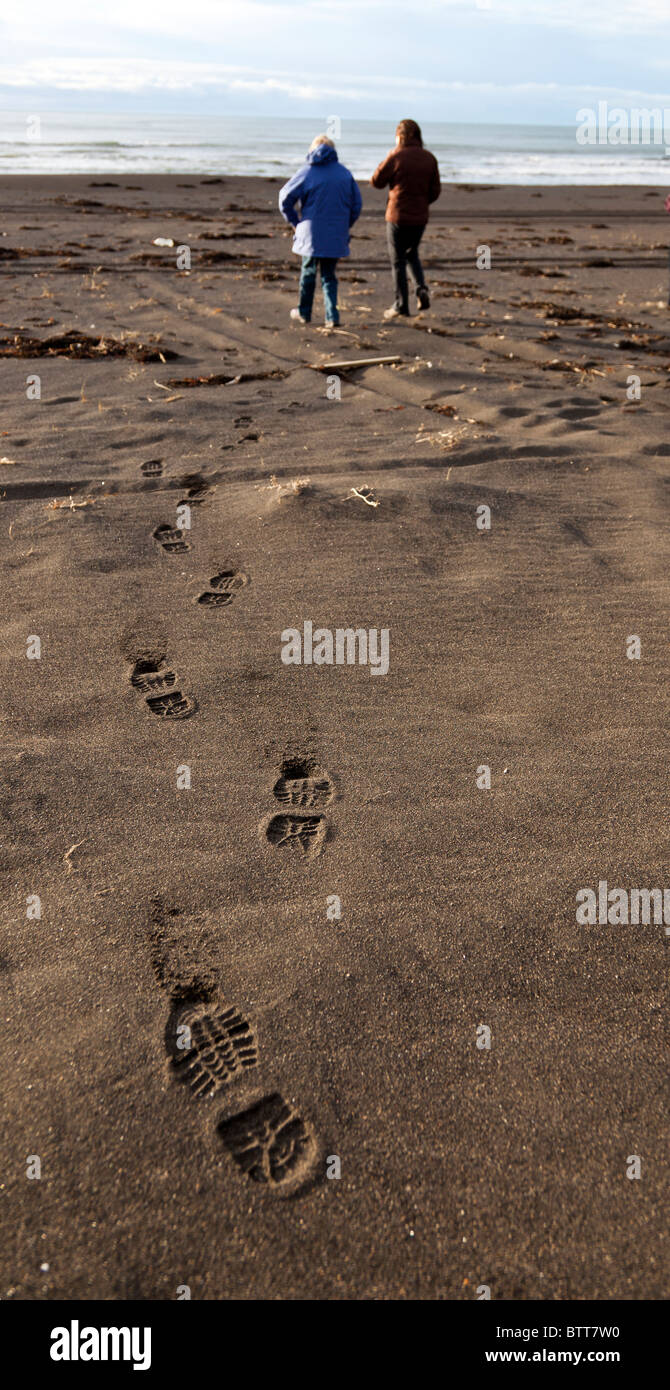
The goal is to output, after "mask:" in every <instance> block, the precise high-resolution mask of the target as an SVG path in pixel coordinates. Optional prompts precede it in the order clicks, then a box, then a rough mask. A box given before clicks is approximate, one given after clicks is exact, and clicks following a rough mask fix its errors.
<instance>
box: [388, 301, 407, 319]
mask: <svg viewBox="0 0 670 1390" xmlns="http://www.w3.org/2000/svg"><path fill="white" fill-rule="evenodd" d="M408 317H409V315H408V313H407V310H406V309H399V308H398V306H397V304H392V305H391V308H390V309H385V310H384V318H385V319H406V318H408Z"/></svg>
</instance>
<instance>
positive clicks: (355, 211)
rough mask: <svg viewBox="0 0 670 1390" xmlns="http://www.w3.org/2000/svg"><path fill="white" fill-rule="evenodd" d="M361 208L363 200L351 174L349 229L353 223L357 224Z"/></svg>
mask: <svg viewBox="0 0 670 1390" xmlns="http://www.w3.org/2000/svg"><path fill="white" fill-rule="evenodd" d="M362 207H363V199H362V198H361V190H360V188H359V187H358V184H357V183H356V180H355V178H354V176H353V174H352V175H351V200H350V212H349V226H350V227H353V225H354V222H357V221H358V219H359V217H360V215H361V208H362Z"/></svg>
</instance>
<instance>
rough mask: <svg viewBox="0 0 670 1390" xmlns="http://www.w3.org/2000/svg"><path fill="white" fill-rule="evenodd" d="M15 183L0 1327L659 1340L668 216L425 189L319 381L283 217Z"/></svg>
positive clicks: (228, 190) (365, 274)
mask: <svg viewBox="0 0 670 1390" xmlns="http://www.w3.org/2000/svg"><path fill="white" fill-rule="evenodd" d="M1 182H2V193H3V202H4V208H5V216H4V222H3V227H4V230H5V231H6V233H7V235H6V237H4V238H3V243H2V252H3V266H2V273H3V281H4V294H3V308H2V318H3V325H2V327H0V338H2V344H0V350H2V351H3V352H4V353H5V357H6V360H4V361H3V362H2V377H3V383H4V389H3V401H4V409H3V420H2V429H3V437H2V439H1V440H0V454H1V455H2V456H3V457H4V458H5V459H9V460H12V465H11V466H6V467H5V468H3V469H2V470H1V474H2V476H1V477H0V488H1V492H2V510H1V512H0V534H2V538H3V541H2V546H3V556H4V563H3V571H2V572H3V583H4V586H5V593H4V600H3V614H4V624H3V638H2V646H1V647H0V661H1V662H2V684H3V690H4V695H5V699H4V702H3V703H4V714H3V719H4V744H5V757H4V768H5V771H4V778H3V793H2V826H3V833H2V862H3V872H4V892H3V913H2V917H3V927H2V941H1V946H0V951H1V962H0V964H1V974H0V983H1V985H2V990H3V997H4V998H3V1002H4V1011H3V1016H4V1018H5V1051H4V1063H5V1065H4V1068H3V1071H4V1085H3V1088H2V1125H1V1132H2V1149H3V1157H2V1170H3V1175H4V1184H5V1190H4V1193H3V1196H4V1197H5V1199H6V1200H5V1203H4V1212H5V1215H4V1223H5V1232H6V1234H5V1236H4V1238H3V1241H2V1255H1V1256H0V1263H1V1267H2V1275H1V1279H2V1283H1V1284H0V1294H1V1296H2V1297H10V1298H11V1297H15V1298H22V1299H35V1298H67V1297H83V1298H103V1299H125V1298H129V1297H139V1298H149V1299H152V1298H156V1299H172V1298H175V1296H176V1290H177V1287H178V1286H179V1285H183V1284H188V1285H189V1286H190V1287H191V1289H192V1296H193V1298H201V1299H202V1298H206V1299H222V1298H238V1297H243V1298H252V1299H259V1298H272V1299H283V1298H291V1299H293V1298H295V1299H304V1298H319V1299H325V1298H327V1299H340V1298H342V1299H344V1298H355V1299H389V1298H410V1299H416V1298H439V1299H468V1298H472V1297H473V1291H474V1290H475V1289H476V1287H477V1286H478V1285H479V1284H482V1283H485V1284H489V1285H490V1286H491V1290H492V1296H493V1297H494V1298H496V1299H509V1298H521V1299H529V1300H534V1299H566V1298H577V1299H610V1298H627V1299H641V1298H652V1299H656V1298H660V1297H662V1296H663V1289H664V1277H663V1276H664V1267H665V1266H666V1265H667V1250H666V1246H665V1245H664V1238H663V1221H662V1211H661V1193H662V1190H663V1187H664V1184H665V1174H666V1172H667V1130H666V1127H665V1122H664V1111H665V1092H664V1085H665V1083H664V1077H665V1075H666V1074H667V1058H666V1056H665V1055H664V1052H663V1042H662V1022H663V1016H664V1014H665V1012H666V1002H667V995H666V983H665V981H666V977H665V966H666V952H667V947H668V939H669V938H667V937H666V935H665V932H664V929H663V927H662V926H639V927H633V926H627V927H623V926H621V927H617V926H609V925H608V926H602V927H594V928H584V927H579V926H578V925H577V923H576V921H575V894H576V892H577V890H578V889H579V888H581V887H586V886H591V887H594V888H595V887H596V886H597V882H598V880H599V878H607V880H608V882H609V884H610V886H614V885H616V886H621V887H631V886H638V885H640V886H643V885H644V886H648V887H663V886H664V883H665V884H667V883H668V876H667V869H668V815H667V770H666V748H667V726H668V696H667V688H668V687H667V670H668V664H667V621H668V481H669V476H670V475H669V463H670V444H668V429H667V423H668V375H667V372H668V348H669V347H670V335H669V333H668V311H667V308H666V309H664V308H663V307H661V306H660V301H662V300H663V299H665V298H666V297H667V296H666V291H667V284H666V250H665V246H666V240H667V223H666V220H665V215H664V214H663V197H662V194H661V191H660V190H645V189H626V190H617V189H607V188H599V189H591V190H589V189H568V190H563V189H555V188H554V189H544V190H522V189H516V188H515V189H514V190H509V189H503V188H496V189H487V190H483V189H482V190H477V189H473V190H468V189H467V188H465V187H462V188H460V189H458V188H456V189H452V188H446V189H445V192H444V195H443V197H442V200H441V202H440V203H439V205H438V207H437V210H436V213H435V216H434V218H433V220H432V221H431V224H430V228H429V232H428V234H427V236H426V240H425V247H424V251H425V262H426V267H427V272H428V278H429V282H430V284H431V287H432V290H433V306H432V308H431V310H430V311H428V312H426V313H423V314H421V315H420V316H418V317H415V318H412V319H411V320H410V321H409V322H406V323H401V324H397V323H393V324H387V323H384V322H383V320H382V310H383V309H384V308H385V307H386V306H387V304H388V303H389V302H390V287H389V275H388V270H387V265H386V259H385V243H384V237H383V227H382V224H381V208H382V200H381V199H380V198H379V197H378V195H376V194H374V193H373V192H372V191H371V190H365V212H364V214H363V217H362V218H361V221H360V223H359V224H358V227H357V229H356V234H355V236H354V239H353V254H352V258H351V262H350V264H349V265H348V266H344V267H342V274H341V286H342V313H343V322H342V332H340V333H335V334H331V335H325V334H324V332H323V331H322V330H320V329H319V326H318V325H319V322H320V321H321V305H320V303H319V302H318V299H317V303H316V306H315V307H316V314H315V323H314V324H313V325H312V326H310V327H309V328H307V329H301V328H300V327H297V326H295V325H289V322H288V311H289V308H290V307H291V306H292V305H293V304H294V303H295V300H296V279H297V274H296V262H295V258H292V257H291V254H290V240H289V239H288V238H287V235H286V233H285V231H284V228H283V226H282V223H281V221H280V220H279V219H278V217H277V215H276V213H275V203H276V194H277V184H276V183H273V182H272V181H268V180H252V179H249V180H244V179H225V180H224V182H223V183H222V184H218V185H216V187H212V186H208V185H207V184H206V183H202V182H200V183H199V184H198V185H197V187H196V190H195V191H193V192H191V193H188V194H186V193H182V192H180V190H179V189H178V188H177V187H176V186H175V181H174V180H170V179H167V178H161V177H153V178H145V179H142V180H139V179H137V180H133V183H141V187H140V188H139V189H137V188H134V189H128V188H126V187H124V181H123V179H119V180H118V187H117V188H112V187H108V186H107V187H105V188H104V190H103V189H97V190H96V192H95V193H94V195H93V196H92V195H91V192H90V189H89V187H88V184H89V182H90V181H89V180H87V179H84V178H81V179H76V178H71V179H67V180H60V179H52V180H49V179H41V180H37V179H29V178H15V179H13V180H12V179H4V180H2V181H1ZM596 224H598V225H596ZM29 228H30V230H29ZM37 228H39V230H36V229H37ZM161 236H162V237H171V238H173V239H174V241H175V244H176V245H177V246H179V245H183V244H188V245H189V246H190V247H191V250H192V269H191V271H190V273H185V272H179V271H177V270H176V269H175V264H174V253H173V252H171V251H169V250H166V249H158V248H156V247H153V246H152V241H153V239H154V238H155V237H161ZM482 243H486V244H489V245H490V246H491V248H492V258H493V261H492V269H491V270H490V271H488V272H480V271H477V270H476V268H475V249H476V247H477V246H478V245H480V244H482ZM224 248H225V250H224ZM14 252H16V255H14ZM68 334H69V335H71V337H70V338H66V337H65V336H64V335H68ZM50 338H51V339H54V338H55V339H58V340H59V341H60V344H61V347H60V351H59V352H54V351H52V352H51V353H50V354H49V355H38V356H34V357H26V356H25V355H24V351H23V349H24V348H25V344H26V341H27V340H30V339H33V340H34V339H38V340H40V342H48V340H49V339H50ZM73 342H80V343H83V344H84V348H82V353H83V356H81V355H80V356H77V355H76V353H77V350H76V349H74V348H72V344H73ZM112 343H113V344H116V345H121V348H120V349H119V350H118V352H117V351H116V350H115V355H110V354H109V353H108V352H107V351H106V350H105V345H110V344H112ZM86 344H88V347H86ZM137 344H140V345H144V348H145V349H149V351H150V359H151V358H153V360H141V359H142V357H143V355H145V356H146V354H143V352H142V351H141V350H139V349H138V348H137ZM124 345H125V346H124ZM14 348H16V355H15V354H14V351H13V349H14ZM32 350H33V351H35V348H34V346H33V348H32ZM7 353H9V355H7ZM154 353H155V354H157V357H156V356H155V355H154ZM173 354H174V355H173ZM393 355H399V356H400V357H401V358H402V361H401V363H400V364H398V365H393V364H386V365H377V366H372V367H369V368H365V369H353V370H351V371H349V370H345V371H344V372H343V373H342V378H341V380H342V399H341V400H339V401H333V400H330V399H328V398H327V394H326V392H327V383H326V381H325V380H324V376H323V374H322V373H321V372H319V371H315V370H313V369H314V367H315V366H322V365H323V364H324V363H326V362H327V361H329V360H332V361H342V360H350V359H352V358H354V359H356V358H359V357H384V356H393ZM138 358H139V359H140V360H138ZM163 358H164V359H165V360H162V359H163ZM96 359H99V360H96ZM35 373H36V374H38V375H39V377H40V378H41V399H40V400H33V399H28V397H27V394H26V392H27V380H26V379H27V377H28V376H29V375H32V374H35ZM632 373H634V374H637V375H639V377H640V379H641V382H642V396H641V400H640V401H639V402H636V403H632V402H630V401H629V400H628V399H627V396H626V386H627V381H628V378H629V376H630V375H631V374H632ZM366 496H367V497H368V498H369V499H370V501H375V502H377V503H378V505H377V506H373V505H370V504H367V503H366V500H365V499H366ZM183 503H187V504H188V505H189V506H190V507H191V519H192V526H191V528H190V530H189V529H187V528H184V527H182V526H181V525H180V524H179V514H178V510H177V509H178V507H179V505H180V504H183ZM56 504H58V505H56ZM482 504H484V505H486V506H488V507H490V509H491V530H490V531H489V532H481V531H479V530H478V529H477V526H476V516H477V510H476V509H477V507H479V506H480V505H482ZM305 619H309V620H311V621H313V623H314V625H315V626H324V627H327V628H330V629H331V630H334V629H335V628H337V627H349V626H352V627H359V626H360V627H365V628H373V627H376V628H378V629H379V628H388V629H389V630H390V643H391V656H390V670H389V673H388V675H386V676H385V677H379V678H374V679H372V678H371V677H370V674H369V672H368V670H367V669H366V668H360V669H359V668H350V667H336V666H333V667H327V666H324V667H321V668H318V667H315V666H311V667H307V666H301V667H298V666H284V665H283V664H282V662H281V660H280V647H281V643H280V634H281V632H282V630H283V629H284V628H286V627H290V626H296V627H299V628H301V627H302V624H303V621H304V620H305ZM631 634H637V635H639V636H640V638H641V643H642V659H641V660H640V661H630V660H628V659H627V658H626V640H627V638H628V636H629V635H631ZM32 635H37V636H39V637H40V640H41V644H42V655H41V659H40V660H28V659H27V658H26V655H25V653H26V643H27V639H28V637H29V636H32ZM482 764H487V765H488V766H490V768H491V775H492V786H491V790H490V791H481V790H479V789H478V787H477V785H476V775H477V769H478V767H480V766H481V765H482ZM185 768H187V769H188V770H189V771H190V778H191V786H190V789H185V788H183V789H180V788H179V787H178V778H179V777H180V776H181V778H182V781H183V777H184V771H183V770H184V769H185ZM179 769H181V772H180V771H179ZM73 846H76V848H72V847H73ZM32 894H38V895H39V897H40V899H41V905H42V916H41V918H40V919H39V920H34V919H28V918H27V917H26V911H27V908H26V900H27V898H28V897H29V895H32ZM331 895H338V896H339V897H340V898H341V903H342V916H341V918H340V919H339V920H331V919H329V917H328V916H327V903H328V899H329V897H330V896H331ZM481 1023H486V1024H488V1025H489V1027H490V1028H491V1030H492V1046H491V1050H490V1051H488V1052H487V1051H480V1050H479V1049H478V1048H477V1047H476V1030H477V1027H478V1025H479V1024H481ZM180 1026H181V1027H182V1028H183V1027H186V1028H190V1029H191V1030H192V1034H193V1040H194V1041H193V1045H194V1052H193V1053H192V1054H191V1055H190V1058H189V1061H188V1063H185V1062H184V1061H183V1059H180V1058H179V1057H178V1049H177V1039H178V1036H179V1033H178V1030H179V1027H180ZM184 1083H186V1084H184ZM35 1154H37V1155H39V1156H40V1158H41V1162H42V1177H41V1180H40V1181H39V1182H37V1181H35V1180H33V1181H31V1180H28V1179H27V1178H26V1164H27V1160H28V1156H29V1155H35ZM631 1154H639V1155H640V1156H641V1159H642V1174H643V1176H642V1180H641V1181H639V1182H636V1181H630V1180H628V1179H627V1177H626V1160H627V1157H628V1155H631ZM333 1155H337V1156H338V1157H339V1158H340V1160H341V1168H342V1175H341V1177H340V1178H339V1180H338V1179H331V1178H327V1177H326V1168H327V1162H326V1160H327V1159H328V1158H329V1156H333ZM282 1196H285V1197H286V1200H284V1201H282V1200H276V1199H277V1198H280V1197H282ZM42 1264H48V1266H49V1269H48V1272H44V1271H41V1269H40V1266H41V1265H42Z"/></svg>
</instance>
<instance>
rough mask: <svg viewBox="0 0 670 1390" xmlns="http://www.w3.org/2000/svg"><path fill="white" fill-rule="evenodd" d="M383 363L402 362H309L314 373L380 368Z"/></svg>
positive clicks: (363, 359) (379, 359)
mask: <svg viewBox="0 0 670 1390" xmlns="http://www.w3.org/2000/svg"><path fill="white" fill-rule="evenodd" d="M385 362H402V357H357V358H353V359H350V360H349V361H347V362H310V364H309V365H310V367H313V368H314V371H315V372H333V371H335V370H336V369H339V370H340V371H344V369H345V367H381V366H383V365H384V363H385Z"/></svg>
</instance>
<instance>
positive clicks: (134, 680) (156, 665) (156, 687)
mask: <svg viewBox="0 0 670 1390" xmlns="http://www.w3.org/2000/svg"><path fill="white" fill-rule="evenodd" d="M164 660H165V658H164V657H161V658H160V660H157V661H154V660H151V659H148V660H140V661H136V662H135V665H134V666H133V669H132V672H131V676H130V684H131V685H134V686H135V689H136V690H141V691H142V694H143V695H147V694H149V693H150V692H151V691H152V690H153V691H158V692H162V693H164V692H165V691H166V690H169V689H170V688H171V686H173V685H174V683H175V681H176V679H177V677H176V676H175V673H174V671H166V670H165V667H164V665H163V662H164Z"/></svg>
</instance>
